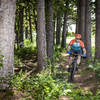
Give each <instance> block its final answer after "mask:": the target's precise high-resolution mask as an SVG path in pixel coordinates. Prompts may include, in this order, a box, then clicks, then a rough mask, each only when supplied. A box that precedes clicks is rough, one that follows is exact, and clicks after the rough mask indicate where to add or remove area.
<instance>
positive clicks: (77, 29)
mask: <svg viewBox="0 0 100 100" xmlns="http://www.w3.org/2000/svg"><path fill="white" fill-rule="evenodd" d="M79 23H80V0H77V18H76V33H77V34H79V33H80V27H79Z"/></svg>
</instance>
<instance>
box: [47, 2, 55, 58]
mask: <svg viewBox="0 0 100 100" xmlns="http://www.w3.org/2000/svg"><path fill="white" fill-rule="evenodd" d="M53 30H54V27H53V8H52V0H49V1H48V4H47V23H46V31H47V56H48V57H49V58H50V59H51V60H52V58H53V33H54V31H53Z"/></svg>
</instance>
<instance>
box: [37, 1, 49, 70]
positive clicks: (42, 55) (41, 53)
mask: <svg viewBox="0 0 100 100" xmlns="http://www.w3.org/2000/svg"><path fill="white" fill-rule="evenodd" d="M44 5H45V1H44V0H37V47H38V68H39V69H40V70H42V69H43V68H44V67H45V66H46V61H45V59H46V56H47V55H46V32H45V11H44V10H45V6H44Z"/></svg>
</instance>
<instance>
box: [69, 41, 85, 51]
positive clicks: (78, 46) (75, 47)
mask: <svg viewBox="0 0 100 100" xmlns="http://www.w3.org/2000/svg"><path fill="white" fill-rule="evenodd" d="M69 45H70V46H71V50H73V51H80V50H81V49H82V48H84V43H83V42H82V41H81V40H79V42H76V40H75V39H73V40H71V42H70V43H69Z"/></svg>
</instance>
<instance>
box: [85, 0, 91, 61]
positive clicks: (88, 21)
mask: <svg viewBox="0 0 100 100" xmlns="http://www.w3.org/2000/svg"><path fill="white" fill-rule="evenodd" d="M85 13H86V16H85V46H86V51H87V58H89V59H91V58H92V52H91V10H90V0H86V11H85Z"/></svg>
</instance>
